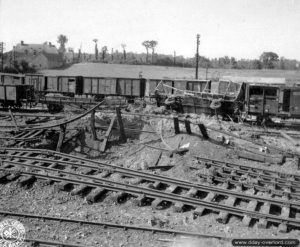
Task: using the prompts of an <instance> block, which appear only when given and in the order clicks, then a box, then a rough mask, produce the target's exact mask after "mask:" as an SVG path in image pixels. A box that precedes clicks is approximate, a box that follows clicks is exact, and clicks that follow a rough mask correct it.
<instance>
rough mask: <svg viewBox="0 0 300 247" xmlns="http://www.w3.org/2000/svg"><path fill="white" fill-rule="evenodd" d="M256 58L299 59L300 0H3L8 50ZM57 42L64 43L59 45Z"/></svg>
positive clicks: (0, 9) (1, 18)
mask: <svg viewBox="0 0 300 247" xmlns="http://www.w3.org/2000/svg"><path fill="white" fill-rule="evenodd" d="M197 33H199V34H200V35H201V39H200V49H199V52H200V55H204V56H207V57H210V58H213V57H220V56H225V55H228V56H234V57H236V58H251V59H253V58H258V57H259V55H260V54H261V53H262V52H263V51H273V52H276V53H277V54H278V55H279V56H284V57H286V58H290V59H292V58H295V59H298V60H300V47H299V46H300V0H0V41H4V42H5V43H6V51H7V50H10V49H11V48H12V46H13V45H16V44H17V43H20V40H24V42H25V43H43V42H45V41H50V42H52V43H55V44H56V45H57V43H56V41H57V36H58V35H59V34H64V35H66V36H67V37H68V39H69V42H68V44H67V47H73V48H74V49H75V50H76V51H77V50H78V48H79V47H80V45H81V44H82V50H83V51H84V52H94V43H93V41H92V40H93V39H94V38H97V39H98V40H99V42H98V47H102V46H104V45H106V46H108V49H109V51H110V50H111V48H114V49H118V50H121V45H120V44H121V43H125V44H127V50H128V51H134V52H142V51H145V49H144V47H143V46H142V45H141V43H142V42H143V41H144V40H157V41H158V46H157V52H158V53H165V54H173V51H174V50H176V53H177V55H183V56H189V57H191V56H194V54H195V48H196V45H195V42H196V34H197ZM57 46H58V45H57Z"/></svg>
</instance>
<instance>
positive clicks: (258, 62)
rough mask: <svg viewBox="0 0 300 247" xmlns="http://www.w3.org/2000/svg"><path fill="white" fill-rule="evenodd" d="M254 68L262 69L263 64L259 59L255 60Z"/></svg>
mask: <svg viewBox="0 0 300 247" xmlns="http://www.w3.org/2000/svg"><path fill="white" fill-rule="evenodd" d="M252 69H262V64H261V62H260V61H259V60H258V59H255V60H253V62H252Z"/></svg>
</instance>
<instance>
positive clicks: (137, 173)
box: [0, 149, 298, 198]
mask: <svg viewBox="0 0 300 247" xmlns="http://www.w3.org/2000/svg"><path fill="white" fill-rule="evenodd" d="M0 150H1V149H0ZM16 150H18V151H22V152H24V150H20V149H16ZM26 150H27V149H26ZM32 150H35V151H37V152H38V153H41V152H40V150H36V149H31V150H30V151H32ZM45 151H46V152H48V150H45ZM51 152H52V151H51ZM42 153H44V152H42ZM47 154H48V155H49V153H47ZM53 154H54V155H56V156H58V157H60V158H62V157H64V158H67V159H75V160H77V161H78V160H80V161H82V162H86V163H93V164H96V165H97V166H92V165H88V164H76V163H74V161H73V162H70V161H60V160H54V161H55V163H58V164H59V163H60V164H67V165H71V166H80V167H86V168H91V169H99V165H101V166H102V167H101V169H104V168H103V166H105V167H109V169H108V170H107V171H110V172H112V173H113V172H119V173H123V174H125V175H129V176H139V177H140V178H143V179H145V180H153V181H158V182H164V183H171V184H174V185H178V186H181V187H184V186H193V187H195V188H199V189H209V190H210V189H211V188H213V187H211V186H210V187H208V186H207V187H205V186H204V185H199V184H196V183H192V182H190V181H186V180H179V179H175V178H169V177H165V176H160V175H152V174H149V173H145V172H141V171H136V170H133V169H129V168H124V167H117V166H115V165H111V164H106V163H101V162H98V161H93V160H89V159H85V158H81V157H75V156H72V155H67V154H62V153H58V152H55V151H53V153H52V155H53ZM0 157H3V158H11V157H10V156H9V157H8V156H7V155H1V154H0ZM18 158H23V159H26V158H32V159H35V160H37V161H43V162H45V161H47V162H54V161H53V160H52V159H41V158H36V157H23V156H18ZM220 182H226V181H224V180H221V181H220ZM228 182H229V180H228ZM232 182H234V183H235V184H237V185H243V186H246V187H250V188H252V187H253V184H252V183H251V185H249V184H247V183H243V182H238V181H235V180H232ZM259 182H261V181H259ZM284 182H285V183H288V181H284ZM270 184H271V185H276V186H279V187H282V186H284V184H278V183H273V182H270ZM255 188H256V189H258V190H260V191H263V192H266V191H270V189H268V190H266V188H264V187H261V186H258V185H256V186H255ZM271 191H273V193H274V194H277V195H282V194H283V193H284V194H285V195H288V196H290V197H291V198H293V197H295V198H298V196H297V195H296V194H294V193H289V192H287V191H285V192H282V191H281V190H276V189H273V190H271Z"/></svg>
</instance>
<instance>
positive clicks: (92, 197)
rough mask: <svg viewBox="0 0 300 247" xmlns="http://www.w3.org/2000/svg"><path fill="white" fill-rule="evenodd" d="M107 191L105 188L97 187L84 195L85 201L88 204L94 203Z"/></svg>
mask: <svg viewBox="0 0 300 247" xmlns="http://www.w3.org/2000/svg"><path fill="white" fill-rule="evenodd" d="M106 192H107V190H106V189H104V188H101V187H97V188H95V189H93V190H92V192H91V193H90V194H89V195H88V196H87V197H86V201H87V203H88V204H92V203H95V202H96V201H98V200H99V199H100V198H101V197H102V196H103V195H104V194H105V193H106Z"/></svg>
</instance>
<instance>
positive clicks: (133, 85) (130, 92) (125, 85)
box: [117, 78, 146, 98]
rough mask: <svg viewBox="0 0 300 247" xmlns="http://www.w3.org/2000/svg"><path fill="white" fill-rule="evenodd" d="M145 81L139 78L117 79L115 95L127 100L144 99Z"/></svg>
mask: <svg viewBox="0 0 300 247" xmlns="http://www.w3.org/2000/svg"><path fill="white" fill-rule="evenodd" d="M145 88H146V80H145V79H141V78H118V80H117V94H118V95H120V96H125V97H128V98H135V97H144V96H145Z"/></svg>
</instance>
